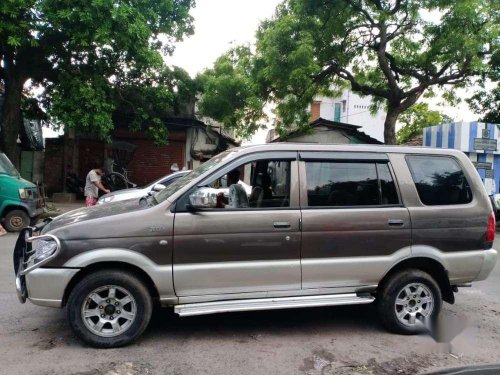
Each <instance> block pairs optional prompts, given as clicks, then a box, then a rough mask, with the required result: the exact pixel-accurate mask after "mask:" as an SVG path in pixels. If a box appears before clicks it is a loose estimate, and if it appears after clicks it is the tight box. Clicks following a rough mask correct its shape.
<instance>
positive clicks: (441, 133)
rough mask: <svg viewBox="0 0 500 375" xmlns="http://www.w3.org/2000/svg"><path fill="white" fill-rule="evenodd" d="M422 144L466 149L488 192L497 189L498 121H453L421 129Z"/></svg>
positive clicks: (499, 169)
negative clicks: (422, 131)
mask: <svg viewBox="0 0 500 375" xmlns="http://www.w3.org/2000/svg"><path fill="white" fill-rule="evenodd" d="M423 136H424V138H423V145H424V146H425V147H437V148H454V149H457V150H460V151H463V152H464V153H466V154H467V155H468V156H469V158H470V160H471V161H472V162H473V163H474V165H475V166H476V168H477V170H478V172H479V175H480V176H481V179H482V180H483V183H484V186H485V188H486V191H487V192H488V194H490V195H493V194H498V193H499V189H500V150H499V149H498V140H499V139H500V125H498V124H486V123H482V122H476V121H473V122H457V123H451V124H444V125H436V126H431V127H428V128H425V129H424V134H423Z"/></svg>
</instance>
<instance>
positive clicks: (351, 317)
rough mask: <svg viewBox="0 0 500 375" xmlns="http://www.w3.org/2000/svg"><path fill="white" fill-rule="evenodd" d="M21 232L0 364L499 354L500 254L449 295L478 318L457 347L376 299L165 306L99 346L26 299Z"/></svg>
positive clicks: (178, 364)
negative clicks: (412, 327) (18, 285)
mask: <svg viewBox="0 0 500 375" xmlns="http://www.w3.org/2000/svg"><path fill="white" fill-rule="evenodd" d="M15 238H16V237H15V236H14V235H8V236H6V237H2V238H0V374H73V375H74V374H79V375H95V374H109V375H111V374H236V373H237V374H304V373H305V374H385V373H398V374H413V373H417V372H419V371H423V370H424V369H429V368H438V367H448V366H459V365H464V364H470V363H488V362H489V363H491V362H500V298H499V295H500V265H498V264H497V267H496V269H495V270H494V273H493V275H492V276H491V277H490V279H489V280H487V281H484V282H478V283H476V284H474V286H473V287H472V288H464V289H462V290H460V293H459V294H458V295H457V303H456V304H455V305H453V306H450V305H446V309H445V314H446V316H447V317H449V319H451V318H454V317H466V318H467V319H468V321H469V325H468V328H467V329H466V330H465V331H464V332H463V333H462V334H460V335H459V336H458V337H457V338H456V339H455V340H454V341H453V342H452V344H453V348H452V352H453V355H450V354H449V353H448V351H447V350H446V348H444V347H443V345H438V344H436V343H435V342H434V341H433V340H432V339H431V338H430V337H427V336H412V337H406V336H398V335H392V334H389V333H386V332H385V331H384V330H383V328H381V327H380V325H379V323H378V320H377V318H376V314H375V310H374V308H373V306H352V307H329V308H315V309H297V310H283V311H271V312H248V313H233V314H220V315H209V316H201V317H191V318H182V319H181V318H178V317H176V316H175V315H173V314H172V313H170V312H169V311H168V310H164V311H160V312H158V313H156V314H155V316H154V319H153V321H152V324H151V325H150V327H149V328H148V330H147V331H146V332H145V334H144V336H143V337H142V338H141V339H140V340H139V341H138V342H137V343H135V344H133V345H131V346H129V347H126V348H122V349H108V350H96V349H92V348H89V347H85V346H83V345H82V344H81V343H80V342H79V341H77V340H76V339H75V338H74V337H73V335H72V334H71V332H70V330H69V327H68V326H67V324H66V319H65V311H64V310H58V309H50V308H43V307H38V306H34V305H32V304H30V303H26V304H25V305H21V304H19V303H18V302H17V298H16V296H15V293H14V282H13V281H14V280H13V272H12V265H11V263H12V260H11V253H12V248H13V245H14V241H15ZM496 248H497V249H500V241H499V240H497V241H496Z"/></svg>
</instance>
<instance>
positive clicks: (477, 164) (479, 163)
mask: <svg viewBox="0 0 500 375" xmlns="http://www.w3.org/2000/svg"><path fill="white" fill-rule="evenodd" d="M472 164H474V167H476V169H491V168H492V167H493V165H492V163H487V162H482V161H473V162H472Z"/></svg>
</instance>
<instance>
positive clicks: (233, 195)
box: [177, 159, 291, 210]
mask: <svg viewBox="0 0 500 375" xmlns="http://www.w3.org/2000/svg"><path fill="white" fill-rule="evenodd" d="M290 168H291V161H290V160H269V159H266V160H256V161H253V162H249V163H246V164H243V165H240V166H238V167H237V168H234V169H232V170H231V171H229V172H228V173H226V174H224V175H222V176H220V175H218V176H215V177H214V178H213V179H212V180H209V182H208V183H206V184H204V186H200V187H197V188H195V189H194V190H192V191H191V192H189V193H188V194H187V198H184V199H181V200H180V201H179V206H180V207H178V208H177V210H183V207H186V205H191V206H192V207H194V208H201V209H214V210H218V209H232V210H246V209H256V208H257V209H258V208H262V209H266V208H287V207H290V172H291V170H290Z"/></svg>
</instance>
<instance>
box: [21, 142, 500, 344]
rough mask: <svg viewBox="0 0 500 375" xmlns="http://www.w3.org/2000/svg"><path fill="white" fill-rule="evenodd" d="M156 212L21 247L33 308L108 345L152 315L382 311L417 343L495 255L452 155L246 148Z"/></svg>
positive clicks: (41, 230) (483, 203) (473, 192)
mask: <svg viewBox="0 0 500 375" xmlns="http://www.w3.org/2000/svg"><path fill="white" fill-rule="evenodd" d="M224 178H227V183H228V185H229V190H228V192H227V194H223V193H220V192H219V191H220V188H221V181H222V180H223V179H224ZM241 182H244V183H245V184H248V185H249V186H251V191H249V192H248V191H246V190H245V189H244V188H242V187H241ZM238 185H239V187H238ZM144 203H145V202H142V204H139V201H138V200H137V199H134V200H128V201H122V202H117V203H113V202H111V203H109V204H107V205H103V206H99V207H92V208H82V209H79V210H75V211H72V212H69V213H67V214H64V215H61V216H59V217H57V218H56V219H54V220H53V221H50V222H45V223H43V224H41V225H40V226H38V227H34V228H27V229H25V230H24V231H23V232H22V233H21V234H20V236H19V239H18V242H17V244H16V248H15V250H14V265H15V272H16V286H17V292H18V295H19V298H20V300H21V302H24V301H25V300H26V299H27V298H28V299H30V300H31V301H32V302H33V303H35V304H37V305H42V306H52V307H63V306H66V308H67V314H68V320H69V323H70V325H71V328H72V329H73V331H74V332H75V333H76V335H77V336H78V337H80V338H81V339H82V340H83V341H85V342H86V343H88V344H90V345H93V346H96V347H117V346H121V345H125V344H128V343H130V342H131V341H132V340H134V339H136V338H137V337H139V336H140V335H141V333H142V332H143V331H144V330H145V328H146V326H147V325H148V322H149V320H150V317H151V313H152V310H153V306H154V305H155V304H158V305H162V306H170V307H173V309H174V311H175V312H176V313H177V314H179V315H181V316H191V315H199V314H212V313H219V312H229V311H245V310H264V309H285V308H298V307H314V306H335V305H347V304H368V303H372V302H374V301H376V302H377V305H378V309H379V310H380V318H381V321H382V323H383V324H384V325H385V326H386V327H387V328H388V329H389V330H391V331H393V332H396V333H402V334H411V333H416V332H420V330H422V329H423V327H425V326H426V325H427V324H428V323H429V322H431V321H432V320H433V319H434V318H435V317H436V316H437V314H438V313H439V311H440V309H441V305H442V301H443V300H444V301H446V302H448V303H453V302H454V292H456V291H457V288H458V287H460V286H461V285H464V284H467V283H470V282H471V281H474V280H483V279H485V278H486V277H487V276H488V275H489V273H490V272H491V270H492V269H493V267H494V265H495V262H496V258H497V252H496V251H495V250H493V249H492V244H493V240H494V236H495V218H494V216H493V212H492V206H491V202H490V200H489V198H488V196H487V194H486V191H485V189H484V187H483V185H482V183H481V180H480V177H479V175H478V173H477V172H476V170H475V168H474V166H473V165H472V163H471V162H470V161H469V159H468V158H467V157H466V156H465V155H464V154H463V153H461V152H458V151H454V150H437V149H427V148H426V149H424V148H406V147H386V146H363V145H338V146H318V145H300V144H272V145H261V146H251V147H244V148H237V149H232V150H230V151H227V152H224V153H222V154H219V155H218V156H216V157H214V158H212V159H211V160H209V161H208V162H206V163H205V164H203V165H201V166H200V167H198V168H197V169H195V170H193V171H192V172H191V173H190V174H188V175H186V176H184V177H182V178H180V179H179V180H177V181H176V182H174V183H173V184H171V185H169V186H168V187H167V188H165V189H164V190H162V191H161V192H159V193H158V194H156V195H155V196H154V197H153V196H152V197H149V198H147V202H146V203H147V204H144Z"/></svg>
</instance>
